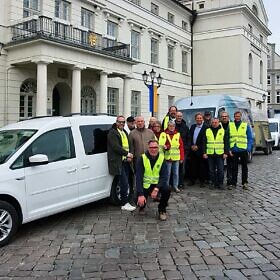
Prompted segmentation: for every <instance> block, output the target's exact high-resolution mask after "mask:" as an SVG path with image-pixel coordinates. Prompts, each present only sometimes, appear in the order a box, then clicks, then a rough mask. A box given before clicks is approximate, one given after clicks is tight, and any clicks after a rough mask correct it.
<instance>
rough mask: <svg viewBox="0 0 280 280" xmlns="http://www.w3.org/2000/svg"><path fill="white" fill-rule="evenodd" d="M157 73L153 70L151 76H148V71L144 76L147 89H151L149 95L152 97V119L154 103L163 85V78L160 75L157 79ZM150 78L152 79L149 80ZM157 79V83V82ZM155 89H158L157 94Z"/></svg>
mask: <svg viewBox="0 0 280 280" xmlns="http://www.w3.org/2000/svg"><path fill="white" fill-rule="evenodd" d="M156 74H157V73H156V72H155V71H154V69H152V70H151V71H150V73H149V75H148V74H147V72H146V70H145V71H144V73H143V74H142V79H143V82H144V84H145V85H146V86H147V88H148V89H149V95H150V112H151V113H152V117H153V116H154V109H155V108H154V102H155V93H156V94H157V89H158V88H159V87H160V86H161V84H162V77H161V75H160V74H159V75H158V76H157V77H156ZM149 77H150V79H149ZM155 79H156V81H155ZM155 88H156V92H155Z"/></svg>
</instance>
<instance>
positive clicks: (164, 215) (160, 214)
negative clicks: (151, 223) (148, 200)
mask: <svg viewBox="0 0 280 280" xmlns="http://www.w3.org/2000/svg"><path fill="white" fill-rule="evenodd" d="M159 219H160V220H161V221H166V219H167V216H166V213H165V212H159Z"/></svg>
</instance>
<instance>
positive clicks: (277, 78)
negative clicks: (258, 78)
mask: <svg viewBox="0 0 280 280" xmlns="http://www.w3.org/2000/svg"><path fill="white" fill-rule="evenodd" d="M276 84H277V85H280V75H277V76H276Z"/></svg>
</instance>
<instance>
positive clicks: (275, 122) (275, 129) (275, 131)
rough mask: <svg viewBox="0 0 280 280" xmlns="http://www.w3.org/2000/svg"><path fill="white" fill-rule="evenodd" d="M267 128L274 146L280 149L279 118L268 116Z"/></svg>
mask: <svg viewBox="0 0 280 280" xmlns="http://www.w3.org/2000/svg"><path fill="white" fill-rule="evenodd" d="M268 123H269V130H270V133H271V137H272V139H273V140H274V141H275V142H274V148H276V149H280V119H276V118H269V119H268Z"/></svg>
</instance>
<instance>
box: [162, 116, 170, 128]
mask: <svg viewBox="0 0 280 280" xmlns="http://www.w3.org/2000/svg"><path fill="white" fill-rule="evenodd" d="M168 122H169V116H165V118H164V122H163V130H165V129H166V128H167V127H168Z"/></svg>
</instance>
